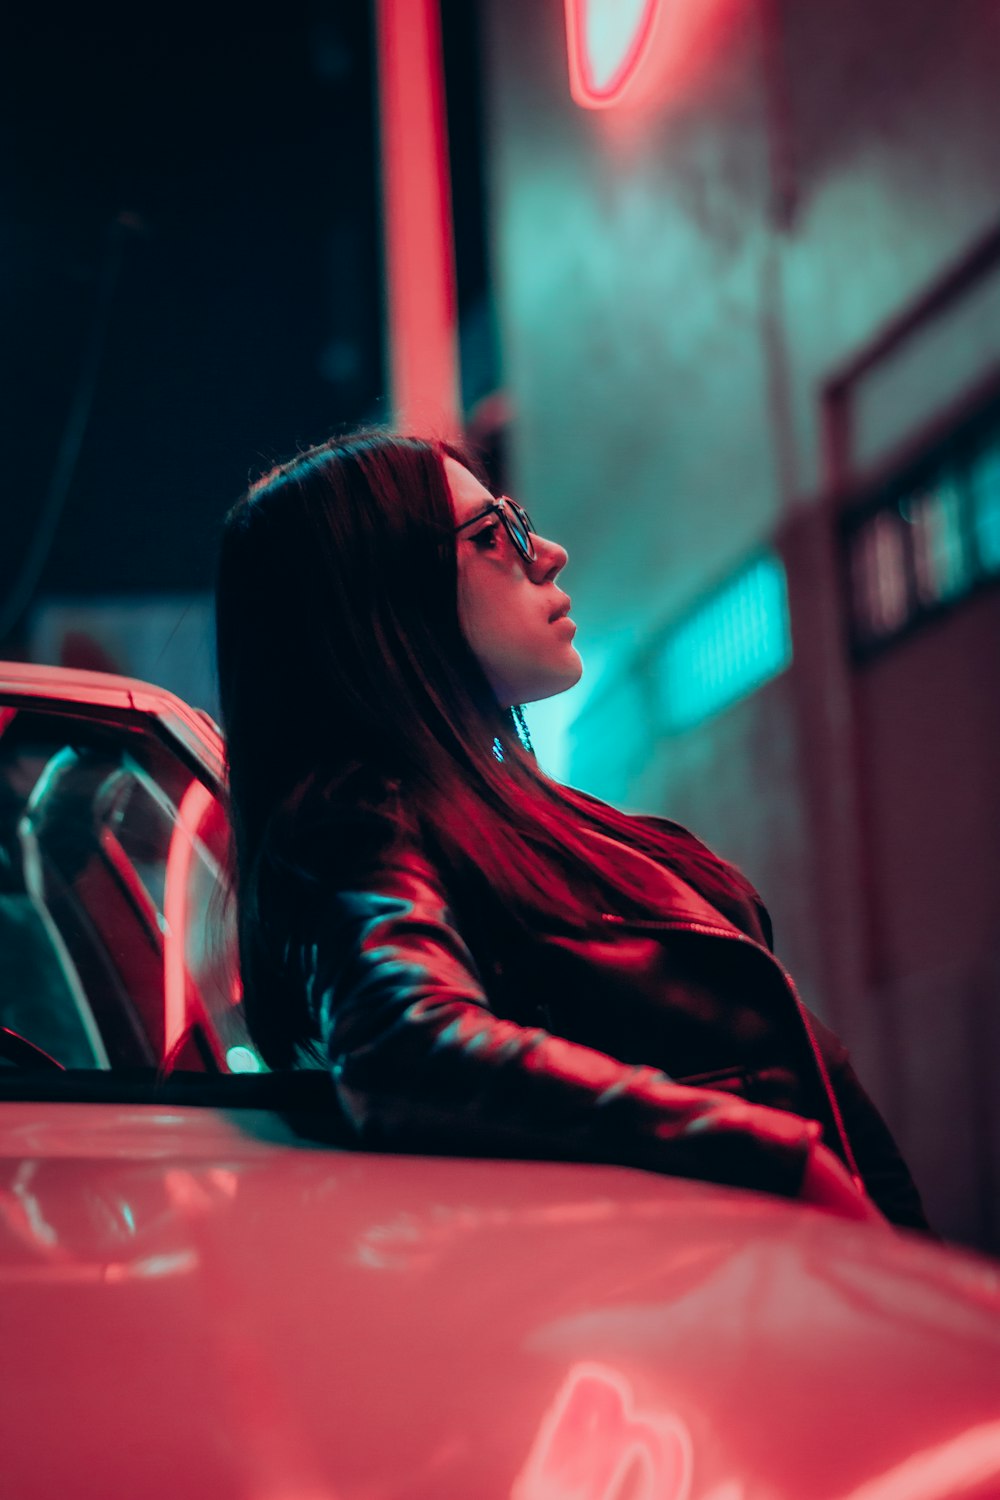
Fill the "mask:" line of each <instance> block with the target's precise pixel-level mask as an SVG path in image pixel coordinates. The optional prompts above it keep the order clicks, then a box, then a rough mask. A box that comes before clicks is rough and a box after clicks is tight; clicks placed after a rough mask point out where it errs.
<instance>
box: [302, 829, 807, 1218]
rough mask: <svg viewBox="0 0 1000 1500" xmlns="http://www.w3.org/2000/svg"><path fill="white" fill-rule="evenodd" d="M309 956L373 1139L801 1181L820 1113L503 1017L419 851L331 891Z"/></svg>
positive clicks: (732, 1180)
mask: <svg viewBox="0 0 1000 1500" xmlns="http://www.w3.org/2000/svg"><path fill="white" fill-rule="evenodd" d="M300 958H301V963H302V967H303V972H304V979H305V985H306V997H307V1002H308V1006H309V1011H310V1015H311V1017H312V1021H313V1025H314V1027H315V1031H316V1035H317V1037H318V1039H319V1041H320V1044H321V1048H322V1052H323V1055H324V1058H325V1060H326V1061H327V1063H328V1065H329V1067H330V1069H331V1071H332V1075H333V1078H334V1082H335V1085H336V1088H337V1092H338V1095H339V1098H340V1101H341V1104H342V1106H343V1107H344V1109H345V1111H346V1113H347V1115H348V1118H349V1119H350V1120H351V1122H352V1123H353V1125H354V1128H355V1129H356V1131H357V1133H358V1135H359V1137H360V1138H361V1139H362V1140H363V1141H364V1142H366V1143H368V1144H371V1145H373V1146H375V1147H378V1148H382V1149H388V1150H402V1151H417V1152H420V1151H444V1152H447V1153H450V1154H463V1155H496V1156H499V1155H509V1156H536V1157H548V1158H553V1157H554V1158H557V1159H569V1160H584V1161H602V1162H609V1163H617V1164H620V1165H626V1166H636V1167H643V1168H647V1169H651V1170H653V1171H658V1172H663V1173H666V1174H670V1175H676V1176H680V1177H693V1178H701V1179H705V1180H707V1181H711V1182H717V1183H725V1184H730V1185H732V1186H739V1187H745V1188H754V1189H759V1190H762V1191H769V1192H775V1193H779V1194H784V1195H787V1196H794V1195H795V1194H796V1193H797V1192H798V1191H799V1188H800V1186H801V1182H802V1175H803V1171H804V1168H805V1161H806V1157H807V1155H808V1153H809V1151H810V1149H811V1147H812V1146H813V1144H814V1143H815V1142H816V1141H817V1140H818V1139H819V1136H820V1126H819V1124H818V1123H817V1122H815V1121H811V1120H804V1119H801V1118H799V1117H798V1116H796V1115H791V1114H787V1113H785V1112H784V1111H781V1110H774V1109H768V1108H765V1107H762V1106H758V1105H752V1104H748V1103H746V1102H745V1101H743V1100H741V1099H738V1098H735V1097H733V1096H731V1095H728V1094H721V1093H712V1092H710V1091H708V1090H704V1089H695V1088H685V1087H683V1086H681V1085H678V1084H675V1083H673V1082H671V1081H670V1079H669V1078H668V1077H667V1075H666V1074H664V1073H662V1072H660V1071H658V1070H657V1069H655V1068H651V1067H635V1066H631V1065H627V1064H624V1063H621V1062H619V1061H618V1060H616V1059H615V1058H612V1057H610V1056H608V1055H606V1054H604V1053H602V1052H597V1051H595V1050H593V1049H591V1048H589V1047H586V1046H581V1045H579V1044H577V1043H574V1042H571V1041H568V1040H566V1039H565V1038H562V1037H558V1036H555V1035H553V1034H551V1033H550V1032H547V1031H544V1030H541V1029H537V1028H532V1027H525V1026H519V1025H516V1024H514V1023H513V1022H510V1021H506V1020H503V1019H501V1018H500V1017H498V1016H497V1015H495V1014H494V1013H493V1011H492V1010H491V1009H490V1005H489V1002H488V999H487V995H486V992H485V990H484V987H483V985H482V983H481V981H480V977H479V975H478V972H477V969H476V965H475V962H474V960H473V958H472V955H471V954H470V952H469V950H468V948H467V946H466V944H465V942H464V941H463V939H462V937H461V935H460V934H459V932H458V931H457V929H456V925H455V922H454V919H453V917H452V914H451V912H450V911H449V909H448V904H447V899H446V896H445V892H444V889H443V887H442V885H441V883H440V881H439V878H438V876H437V874H436V872H435V870H434V869H433V867H432V866H431V865H430V864H429V863H428V862H427V861H426V860H425V859H424V858H423V856H422V854H420V853H419V852H418V851H412V850H409V849H408V850H406V851H404V852H403V853H402V854H399V855H397V856H394V857H393V858H392V859H391V860H387V861H385V862H383V863H381V864H380V866H379V867H378V869H377V870H376V871H375V872H374V873H373V874H371V875H370V876H369V877H367V878H366V879H365V881H364V888H363V889H356V890H337V891H332V892H327V893H326V894H324V896H323V899H322V902H321V905H320V908H319V916H318V917H317V919H316V920H315V921H314V922H313V924H312V927H311V930H310V931H309V934H308V938H307V941H306V942H304V943H303V945H302V947H301V950H300Z"/></svg>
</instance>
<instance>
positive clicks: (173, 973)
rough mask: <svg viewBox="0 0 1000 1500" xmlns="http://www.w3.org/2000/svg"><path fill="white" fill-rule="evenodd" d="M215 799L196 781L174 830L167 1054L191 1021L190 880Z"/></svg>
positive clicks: (166, 889) (168, 882) (167, 878)
mask: <svg viewBox="0 0 1000 1500" xmlns="http://www.w3.org/2000/svg"><path fill="white" fill-rule="evenodd" d="M214 803H215V798H214V797H213V796H212V793H211V792H210V791H209V790H208V787H206V786H202V784H201V782H200V781H192V782H191V784H190V786H189V787H188V788H187V791H186V792H185V793H184V795H183V797H182V798H181V802H180V806H179V807H178V809H177V822H176V823H175V824H174V826H173V828H172V829H171V832H170V843H169V845H168V847H167V861H166V867H165V869H164V874H163V926H164V933H163V1055H164V1057H169V1056H170V1053H171V1050H172V1049H173V1047H174V1046H175V1045H176V1043H177V1042H179V1041H180V1039H181V1037H182V1036H183V1035H184V1029H185V1025H186V1021H187V954H186V940H187V924H188V909H187V904H188V881H189V879H190V873H191V860H192V857H193V855H194V846H195V839H196V838H197V837H198V833H199V830H200V829H201V827H202V825H203V823H204V821H205V815H206V813H208V812H209V811H210V810H211V809H212V807H213V806H214Z"/></svg>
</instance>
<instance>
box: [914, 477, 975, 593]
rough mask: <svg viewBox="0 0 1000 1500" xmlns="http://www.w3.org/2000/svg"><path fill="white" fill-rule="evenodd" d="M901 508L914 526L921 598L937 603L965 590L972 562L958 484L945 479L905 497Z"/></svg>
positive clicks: (915, 578) (917, 577)
mask: <svg viewBox="0 0 1000 1500" xmlns="http://www.w3.org/2000/svg"><path fill="white" fill-rule="evenodd" d="M899 509H900V514H901V515H902V516H903V519H904V520H906V521H908V522H909V523H910V525H911V526H912V528H913V530H912V532H911V536H910V544H911V549H912V557H913V576H914V581H915V584H916V589H917V597H918V599H919V600H920V602H921V603H922V604H935V603H937V601H938V600H939V599H952V598H954V596H955V595H956V594H960V593H962V592H964V590H965V588H966V586H967V582H968V577H967V575H968V566H967V560H966V556H965V541H964V537H963V535H962V515H961V500H960V497H959V492H958V489H957V486H956V485H955V484H954V483H953V482H952V481H951V480H947V479H946V480H942V481H941V482H940V483H938V484H937V485H935V486H934V488H933V489H929V490H925V491H924V492H923V493H921V494H917V495H912V496H910V497H909V498H908V499H907V500H904V501H901V502H900V506H899Z"/></svg>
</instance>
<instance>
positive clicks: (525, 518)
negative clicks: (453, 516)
mask: <svg viewBox="0 0 1000 1500" xmlns="http://www.w3.org/2000/svg"><path fill="white" fill-rule="evenodd" d="M508 506H509V507H510V510H511V511H512V512H513V515H514V519H515V520H516V521H517V523H518V525H519V526H521V527H523V528H524V535H525V536H526V537H527V539H528V544H527V547H525V545H524V543H523V542H522V540H521V538H520V536H519V535H518V533H517V529H516V527H515V525H514V522H513V521H512V520H511V517H510V515H509V514H508ZM486 516H499V517H500V519H501V521H502V522H503V524H504V530H505V531H506V532H507V535H508V536H509V537H510V539H511V541H512V542H513V544H514V546H515V547H516V549H517V551H518V553H519V554H520V556H521V557H523V558H524V561H525V562H529V563H531V562H534V561H535V558H536V557H537V556H538V553H537V552H536V551H535V544H534V542H533V541H532V540H531V537H532V533H533V532H534V530H535V528H534V526H533V525H532V524H531V517H530V516H529V515H528V512H527V511H526V510H525V509H524V506H523V505H518V503H517V501H516V500H512V499H511V498H510V496H509V495H498V496H497V498H496V499H495V500H493V501H491V502H490V504H489V505H486V506H484V507H483V509H482V510H481V511H479V512H478V514H476V515H474V516H470V517H469V519H468V520H467V521H463V522H462V524H461V526H456V527H455V535H456V536H457V535H458V533H459V532H460V531H464V530H465V528H466V527H467V526H473V525H475V523H476V522H477V521H482V520H483V519H484V518H485V517H486Z"/></svg>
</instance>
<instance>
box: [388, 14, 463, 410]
mask: <svg viewBox="0 0 1000 1500" xmlns="http://www.w3.org/2000/svg"><path fill="white" fill-rule="evenodd" d="M376 13H377V24H378V59H379V100H380V106H379V108H380V124H381V137H382V195H383V212H384V222H385V261H386V279H387V301H388V330H389V332H388V346H389V350H388V352H389V366H390V383H391V390H392V404H393V409H394V420H395V422H396V423H397V425H399V426H400V427H405V428H409V429H410V430H412V431H418V430H419V431H426V432H431V433H434V434H436V435H438V436H440V437H448V436H454V435H455V434H456V433H457V432H458V430H459V426H460V419H459V396H458V357H457V339H456V323H457V316H456V306H457V296H456V291H455V253H454V245H453V237H452V228H451V183H450V173H449V169H448V141H447V133H446V126H445V112H444V83H443V68H442V60H441V22H440V15H439V13H438V3H437V0H378V5H377V11H376Z"/></svg>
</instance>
